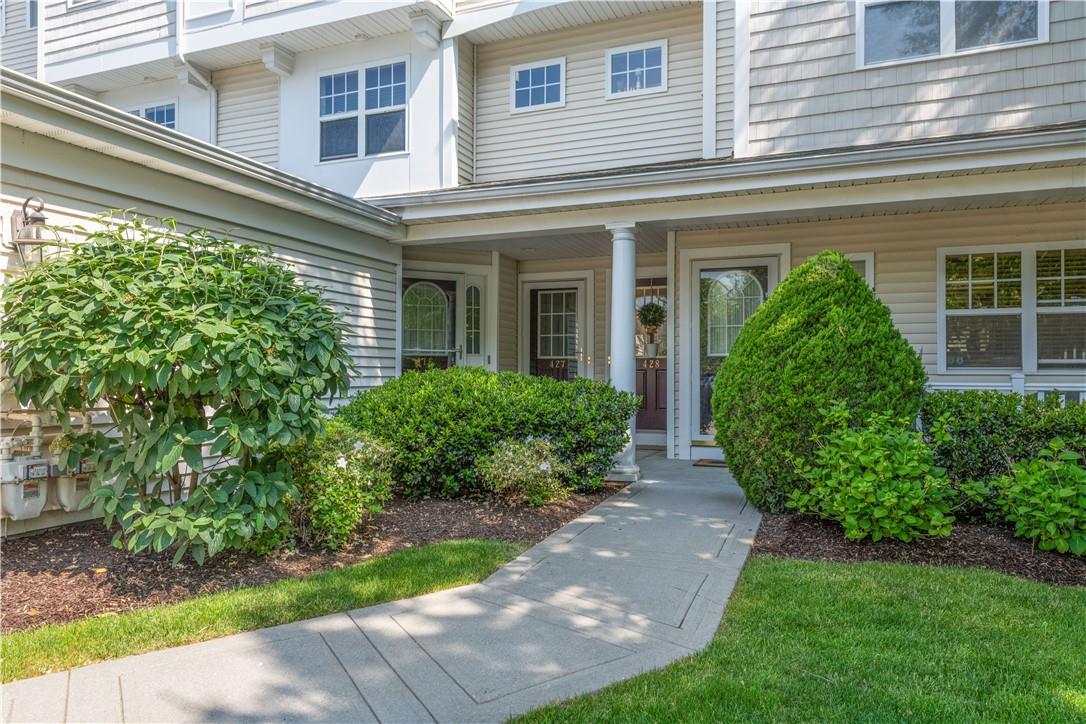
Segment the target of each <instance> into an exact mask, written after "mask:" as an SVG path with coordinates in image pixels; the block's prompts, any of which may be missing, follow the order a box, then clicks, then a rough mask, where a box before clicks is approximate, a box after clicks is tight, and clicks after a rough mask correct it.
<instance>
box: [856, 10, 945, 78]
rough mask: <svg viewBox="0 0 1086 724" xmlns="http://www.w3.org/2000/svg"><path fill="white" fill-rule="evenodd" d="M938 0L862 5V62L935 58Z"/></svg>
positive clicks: (938, 18)
mask: <svg viewBox="0 0 1086 724" xmlns="http://www.w3.org/2000/svg"><path fill="white" fill-rule="evenodd" d="M939 13H940V9H939V1H938V0H903V1H902V2H889V3H881V4H878V5H868V6H864V38H863V43H864V63H867V64H870V63H881V62H884V61H888V60H902V59H905V58H918V57H923V56H926V55H938V54H939V48H940V42H941V41H940V31H941V28H940V15H939Z"/></svg>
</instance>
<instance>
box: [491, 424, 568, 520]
mask: <svg viewBox="0 0 1086 724" xmlns="http://www.w3.org/2000/svg"><path fill="white" fill-rule="evenodd" d="M475 467H476V471H477V473H478V476H479V481H480V483H481V484H482V486H483V488H484V489H485V490H487V491H489V492H490V493H491V494H492V495H493V496H494V497H496V498H498V499H500V500H504V501H505V502H506V503H509V504H510V505H523V504H524V503H527V504H529V505H543V504H544V503H550V502H552V501H555V500H565V499H566V498H568V497H569V494H570V493H571V492H572V490H571V488H570V487H569V486H568V485H567V483H566V481H567V480H568V479H569V477H570V471H569V469H568V466H567V465H566V464H565V463H564V462H562V460H561V458H560V456H559V454H558V448H557V447H556V446H555V444H554V443H552V442H549V441H547V440H542V439H539V438H535V439H532V440H502V441H501V442H499V443H498V444H497V446H496V447H495V448H494V452H492V453H490V455H487V456H486V457H483V458H479V459H478V460H477V461H476V462H475Z"/></svg>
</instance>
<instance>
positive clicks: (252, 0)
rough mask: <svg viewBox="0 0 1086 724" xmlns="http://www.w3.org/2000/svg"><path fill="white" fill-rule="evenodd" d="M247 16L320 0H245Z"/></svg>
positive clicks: (250, 16) (310, 3)
mask: <svg viewBox="0 0 1086 724" xmlns="http://www.w3.org/2000/svg"><path fill="white" fill-rule="evenodd" d="M244 2H245V17H246V18H256V17H259V16H261V15H268V14H270V13H277V12H279V11H280V10H289V9H293V8H296V7H298V6H299V5H312V4H313V3H315V2H320V0H244Z"/></svg>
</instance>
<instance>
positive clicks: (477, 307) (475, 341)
mask: <svg viewBox="0 0 1086 724" xmlns="http://www.w3.org/2000/svg"><path fill="white" fill-rule="evenodd" d="M464 296H465V297H466V299H465V300H464V314H465V317H466V319H465V320H464V336H465V340H464V342H465V345H464V346H465V348H466V350H467V353H468V354H480V353H481V351H482V347H483V293H482V290H480V289H479V287H477V286H475V285H474V284H472V285H470V286H468V288H467V290H466V291H465V293H464Z"/></svg>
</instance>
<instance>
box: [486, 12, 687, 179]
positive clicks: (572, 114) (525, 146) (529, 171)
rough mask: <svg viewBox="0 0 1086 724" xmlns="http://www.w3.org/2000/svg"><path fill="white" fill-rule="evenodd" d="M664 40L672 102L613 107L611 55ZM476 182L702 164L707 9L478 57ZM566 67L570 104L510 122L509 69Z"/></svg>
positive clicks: (626, 102) (653, 99) (609, 25)
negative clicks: (545, 63) (554, 61)
mask: <svg viewBox="0 0 1086 724" xmlns="http://www.w3.org/2000/svg"><path fill="white" fill-rule="evenodd" d="M662 38H666V39H667V40H668V90H667V92H666V93H657V94H651V95H643V96H634V97H629V98H622V99H615V100H607V99H606V97H605V95H604V92H605V88H606V86H605V82H606V74H605V69H604V58H605V53H606V51H607V49H608V48H614V47H619V46H624V45H630V44H633V43H639V42H646V41H652V40H658V39H662ZM476 50H477V53H476V62H477V66H476V71H477V79H478V80H477V88H476V124H477V126H476V136H475V138H476V155H475V178H476V180H477V181H493V180H498V179H509V178H524V177H530V176H538V175H548V174H556V173H566V172H573V171H589V170H596V169H604V168H614V167H621V166H628V165H632V164H642V163H653V162H659V161H674V160H679V159H693V158H700V156H701V8H700V7H696V6H694V7H683V8H679V9H675V10H667V11H663V12H659V13H654V14H651V15H638V16H633V17H629V18H623V19H621V20H614V21H609V22H605V23H596V24H593V25H588V26H583V27H578V28H573V29H569V30H562V31H557V32H552V33H544V34H540V35H534V36H530V37H526V38H518V39H516V40H510V41H503V42H500V43H492V44H487V45H479V46H477V48H476ZM559 57H564V58H565V60H566V86H567V87H566V104H565V106H564V107H562V108H552V109H545V110H538V111H529V112H522V113H510V98H509V91H510V72H509V71H510V67H511V66H514V65H520V64H522V63H528V62H532V61H537V60H548V59H551V58H559Z"/></svg>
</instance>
